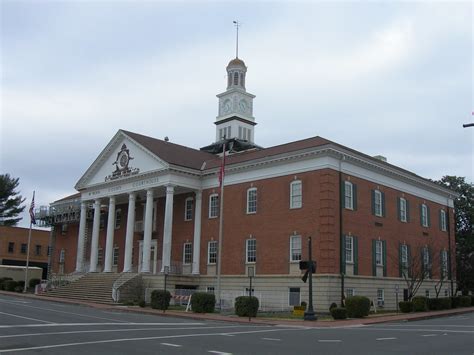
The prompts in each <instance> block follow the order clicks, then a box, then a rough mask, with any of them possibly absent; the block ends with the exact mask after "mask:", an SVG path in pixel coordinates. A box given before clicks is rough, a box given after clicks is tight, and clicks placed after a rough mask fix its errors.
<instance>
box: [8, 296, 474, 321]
mask: <svg viewBox="0 0 474 355" xmlns="http://www.w3.org/2000/svg"><path fill="white" fill-rule="evenodd" d="M0 295H5V296H13V297H25V298H32V299H40V300H45V301H52V302H60V303H69V304H77V305H84V306H88V307H93V308H97V309H101V310H114V311H122V312H133V313H142V314H152V315H157V316H168V317H179V318H189V319H194V320H211V321H219V322H236V323H245V324H248V323H249V319H248V318H242V317H238V316H236V315H221V314H216V313H193V312H184V311H166V312H163V311H159V310H156V309H152V308H149V307H147V308H140V307H137V306H121V305H112V306H111V305H106V304H100V303H92V302H87V301H78V300H70V299H66V298H57V297H47V296H40V295H34V294H29V293H15V292H7V291H0ZM471 312H474V307H465V308H455V309H449V310H444V311H428V312H418V313H400V314H389V315H386V314H382V315H371V316H369V317H366V318H357V319H346V320H337V321H336V320H324V321H304V320H299V319H274V318H261V317H257V318H252V319H251V321H250V322H251V323H255V324H262V325H263V324H265V325H283V326H295V327H316V328H317V327H322V328H328V327H350V326H360V325H368V324H378V323H387V322H400V321H407V322H409V321H415V320H421V319H430V318H437V317H447V316H453V315H459V314H464V313H471Z"/></svg>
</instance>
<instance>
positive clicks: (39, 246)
mask: <svg viewBox="0 0 474 355" xmlns="http://www.w3.org/2000/svg"><path fill="white" fill-rule="evenodd" d="M35 255H36V256H40V255H41V245H39V244H36V245H35Z"/></svg>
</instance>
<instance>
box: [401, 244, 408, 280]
mask: <svg viewBox="0 0 474 355" xmlns="http://www.w3.org/2000/svg"><path fill="white" fill-rule="evenodd" d="M401 254H402V255H401V257H400V261H401V263H402V265H401V266H402V272H404V273H406V272H407V271H408V246H407V245H406V244H402V246H401Z"/></svg>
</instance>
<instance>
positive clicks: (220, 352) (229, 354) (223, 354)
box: [208, 350, 474, 355]
mask: <svg viewBox="0 0 474 355" xmlns="http://www.w3.org/2000/svg"><path fill="white" fill-rule="evenodd" d="M208 353H211V354H219V355H232V353H224V352H222V351H215V350H209V351H208ZM472 355H474V354H472Z"/></svg>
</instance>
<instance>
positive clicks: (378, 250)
mask: <svg viewBox="0 0 474 355" xmlns="http://www.w3.org/2000/svg"><path fill="white" fill-rule="evenodd" d="M383 262H384V260H383V242H382V241H381V240H376V241H375V265H377V266H383Z"/></svg>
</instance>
